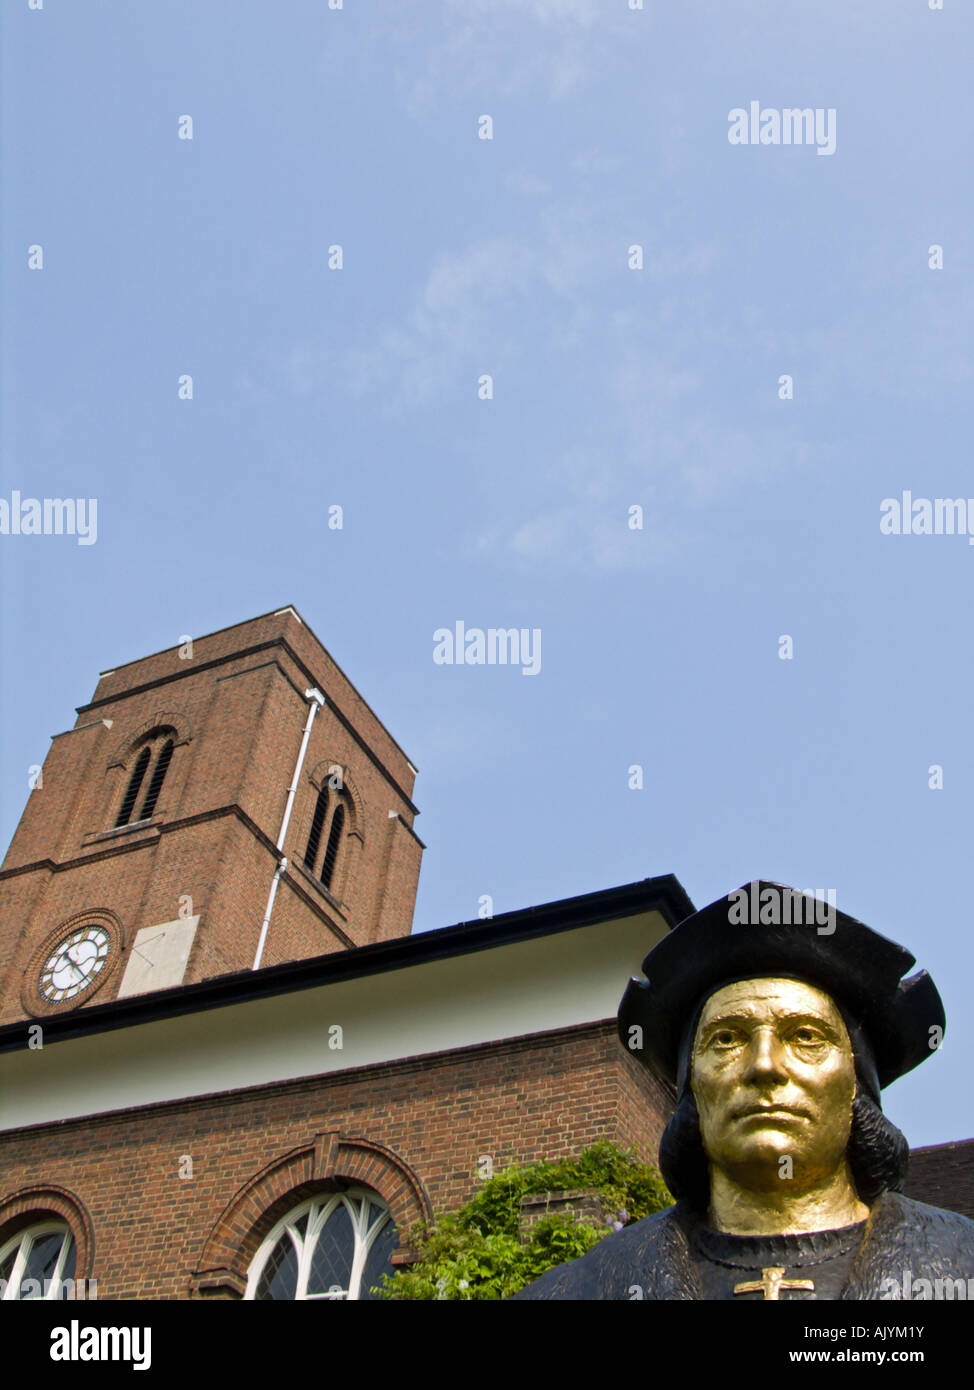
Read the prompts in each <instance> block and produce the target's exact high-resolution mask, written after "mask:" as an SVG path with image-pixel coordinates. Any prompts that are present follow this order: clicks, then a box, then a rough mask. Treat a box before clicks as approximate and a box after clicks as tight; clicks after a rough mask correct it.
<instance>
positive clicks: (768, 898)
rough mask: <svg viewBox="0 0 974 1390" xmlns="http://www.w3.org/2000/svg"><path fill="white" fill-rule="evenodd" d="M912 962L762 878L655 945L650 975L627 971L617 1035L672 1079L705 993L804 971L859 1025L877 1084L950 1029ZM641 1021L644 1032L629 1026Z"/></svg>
mask: <svg viewBox="0 0 974 1390" xmlns="http://www.w3.org/2000/svg"><path fill="white" fill-rule="evenodd" d="M762 919H763V920H762ZM915 964H916V960H915V958H914V957H913V956H912V955H911V954H910V952H909V951H907V950H906V949H905V947H903V946H898V945H897V944H896V942H895V941H890V940H889V939H888V938H887V937H885V936H880V934H879V932H875V931H873V930H872V929H871V928H870V927H867V926H866V925H865V924H864V923H863V922H858V921H857V920H856V919H855V918H854V917H849V916H848V915H847V914H846V913H844V912H840V911H839V910H838V909H837V908H835V907H834V906H833V907H828V906H827V904H826V903H824V902H822V901H821V900H819V899H816V898H813V897H810V896H809V895H808V894H804V893H801V892H799V891H798V890H797V889H793V888H787V887H786V886H785V885H784V884H781V883H771V882H768V881H766V880H764V879H762V880H760V881H755V882H754V883H751V884H747V885H745V886H744V887H742V888H739V889H736V890H735V891H734V892H733V893H728V894H727V895H726V896H725V897H723V898H719V899H718V900H717V901H716V902H713V903H711V904H710V905H709V906H708V907H704V908H701V909H700V911H699V912H695V913H694V914H693V915H692V916H691V917H687V918H686V919H685V920H684V921H682V922H680V923H679V925H678V926H676V927H674V928H673V929H672V930H671V931H670V932H669V933H668V934H667V935H666V936H665V937H664V938H663V940H662V941H660V942H659V944H658V945H656V946H655V947H654V948H653V949H652V951H650V953H649V955H648V956H647V957H646V959H645V961H644V962H643V972H644V974H645V975H646V979H645V980H639V979H632V980H630V982H629V985H628V988H627V989H626V992H625V995H624V996H623V999H622V1003H621V1005H620V1006H619V1018H618V1028H619V1037H620V1038H621V1039H622V1043H623V1046H624V1047H626V1048H627V1050H629V1051H631V1052H632V1053H633V1055H634V1056H636V1057H638V1058H639V1059H640V1060H641V1061H642V1062H643V1064H644V1065H645V1066H646V1067H648V1068H649V1069H650V1070H651V1071H653V1072H655V1073H656V1075H657V1076H659V1077H662V1078H663V1079H664V1080H666V1081H668V1082H669V1083H670V1084H671V1085H675V1084H676V1081H677V1072H678V1067H679V1057H680V1047H681V1042H682V1041H683V1038H684V1034H685V1032H686V1030H687V1027H688V1025H689V1024H690V1023H691V1021H692V1020H693V1019H694V1018H695V1016H696V1013H697V1010H698V1009H699V1007H700V1005H701V1004H702V1003H703V1001H704V999H705V998H707V997H708V996H709V995H711V994H713V993H714V991H715V990H717V989H719V988H721V986H722V985H725V984H730V983H731V982H732V981H734V980H747V979H758V978H760V977H769V976H782V977H788V978H793V979H799V980H804V981H805V982H806V983H808V984H811V985H815V986H816V987H817V988H819V989H821V990H824V992H825V993H826V994H828V995H830V996H831V997H832V998H833V999H834V1000H835V1002H836V1004H837V1005H838V1006H839V1007H840V1008H841V1009H842V1010H843V1012H844V1013H845V1014H846V1015H847V1016H848V1017H850V1018H851V1019H852V1020H854V1021H855V1022H856V1023H857V1024H858V1025H859V1026H860V1027H861V1028H862V1030H863V1032H864V1033H865V1034H866V1037H867V1038H868V1041H869V1044H870V1046H871V1048H872V1051H873V1054H874V1057H875V1063H876V1072H877V1074H878V1078H879V1084H880V1086H888V1085H889V1084H890V1082H891V1081H895V1080H896V1078H897V1077H898V1076H903V1075H904V1073H905V1072H908V1071H911V1070H912V1069H913V1068H914V1067H916V1066H919V1064H920V1063H921V1062H922V1061H923V1060H924V1059H925V1058H926V1057H929V1056H930V1054H931V1052H932V1051H934V1050H935V1049H936V1047H937V1046H939V1043H940V1040H941V1038H942V1037H943V1029H944V1023H945V1015H944V1006H943V1003H942V1002H941V999H940V995H939V993H938V992H937V987H936V985H935V984H934V982H933V980H932V979H931V978H930V976H929V975H928V974H927V972H926V971H925V970H922V971H920V972H919V973H918V974H916V975H913V976H911V977H910V978H909V979H906V980H905V979H903V976H904V975H905V974H906V972H907V971H908V970H909V969H910V967H911V966H913V965H915ZM637 1027H638V1028H639V1029H640V1030H641V1033H634V1032H632V1031H631V1030H632V1029H634V1028H637ZM634 1044H635V1045H634ZM639 1044H641V1045H639Z"/></svg>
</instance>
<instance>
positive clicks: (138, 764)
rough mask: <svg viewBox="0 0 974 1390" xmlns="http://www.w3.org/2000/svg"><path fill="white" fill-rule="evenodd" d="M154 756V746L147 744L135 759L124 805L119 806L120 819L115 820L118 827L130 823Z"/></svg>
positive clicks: (123, 800)
mask: <svg viewBox="0 0 974 1390" xmlns="http://www.w3.org/2000/svg"><path fill="white" fill-rule="evenodd" d="M151 757H152V746H151V745H147V746H146V747H145V748H143V749H142V752H141V753H140V754H139V756H138V757H137V758H136V760H135V767H134V768H133V769H132V776H131V777H130V778H129V784H128V787H127V788H126V789H125V795H124V797H123V798H122V805H121V807H120V808H119V812H118V820H117V821H116V822H115V826H116V829H117V828H118V826H120V825H128V823H129V821H130V820H131V819H132V811H133V810H134V808H135V798H136V797H137V796H138V794H139V788H140V787H141V786H142V782H143V779H144V778H145V772H146V768H147V767H148V766H149V759H150V758H151Z"/></svg>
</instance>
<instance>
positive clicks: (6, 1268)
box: [0, 1219, 76, 1301]
mask: <svg viewBox="0 0 974 1390" xmlns="http://www.w3.org/2000/svg"><path fill="white" fill-rule="evenodd" d="M75 1256H76V1251H75V1244H74V1236H73V1235H72V1234H71V1231H70V1230H69V1228H68V1227H67V1225H66V1224H65V1223H64V1222H63V1221H57V1220H54V1219H51V1220H47V1221H38V1222H35V1224H34V1225H32V1226H27V1227H24V1228H22V1229H21V1230H19V1231H18V1232H17V1234H16V1235H15V1236H12V1237H11V1239H10V1240H7V1241H4V1243H3V1244H2V1245H0V1300H6V1301H12V1300H17V1301H24V1300H28V1299H41V1298H47V1299H65V1298H67V1297H68V1296H69V1294H70V1292H71V1290H72V1289H73V1287H74V1284H73V1281H74V1267H75Z"/></svg>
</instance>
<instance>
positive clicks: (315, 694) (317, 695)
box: [251, 687, 325, 970]
mask: <svg viewBox="0 0 974 1390" xmlns="http://www.w3.org/2000/svg"><path fill="white" fill-rule="evenodd" d="M304 698H305V699H306V700H310V702H311V703H310V706H309V708H308V722H307V724H305V726H304V737H303V738H302V739H301V749H300V752H299V753H298V761H297V763H296V764H295V767H294V776H293V777H292V778H291V785H290V786H289V787H288V789H287V804H286V805H285V807H284V819H283V820H282V821H281V833H280V834H279V835H278V837H277V850H278V853H280V851H281V850H282V849H283V848H284V837H285V835H286V834H287V827H288V821H289V820H290V819H291V807H292V806H293V805H294V797H295V793H296V792H297V790H298V782H299V780H300V778H301V769H302V767H303V766H304V755H305V753H306V752H307V751H308V740H309V739H310V737H311V726H312V724H313V723H314V722H315V715H316V714H317V713H318V711H319V710H320V709H321V707H322V706H323V705H324V703H325V697H324V695H322V693H321V691H320V690H319V689H318V688H317V687H315V689H313V690H306V691H305V692H304ZM286 868H287V860H286V859H284V858H282V859H280V860H279V861H278V865H277V869H276V870H275V872H274V878H273V880H272V882H271V889H270V892H269V893H268V895H267V909H266V911H265V912H264V920H263V922H261V924H260V940H259V941H258V943H257V954H256V956H254V963H253V966H252V967H251V969H253V970H259V969H260V962H261V959H262V958H263V955H264V944H265V942H266V941H267V929H268V927H269V926H270V924H271V913H272V912H273V911H274V899H275V898H276V897H277V885H278V884H279V883H280V881H281V875H282V874H283V873H284V870H285V869H286Z"/></svg>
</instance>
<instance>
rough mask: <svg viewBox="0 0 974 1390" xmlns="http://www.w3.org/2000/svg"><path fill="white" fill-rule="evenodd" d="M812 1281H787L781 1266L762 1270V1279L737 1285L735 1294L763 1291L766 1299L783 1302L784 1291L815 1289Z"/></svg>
mask: <svg viewBox="0 0 974 1390" xmlns="http://www.w3.org/2000/svg"><path fill="white" fill-rule="evenodd" d="M814 1288H815V1285H814V1283H813V1282H812V1280H811V1279H786V1278H785V1271H784V1269H783V1268H781V1266H779V1265H772V1266H771V1267H770V1269H762V1271H761V1278H760V1279H752V1280H750V1281H749V1282H748V1283H747V1284H735V1285H734V1292H735V1293H759V1292H761V1291H762V1290H763V1292H764V1297H765V1299H766V1300H767V1299H771V1300H772V1301H773V1302H780V1301H781V1290H782V1289H814Z"/></svg>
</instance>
